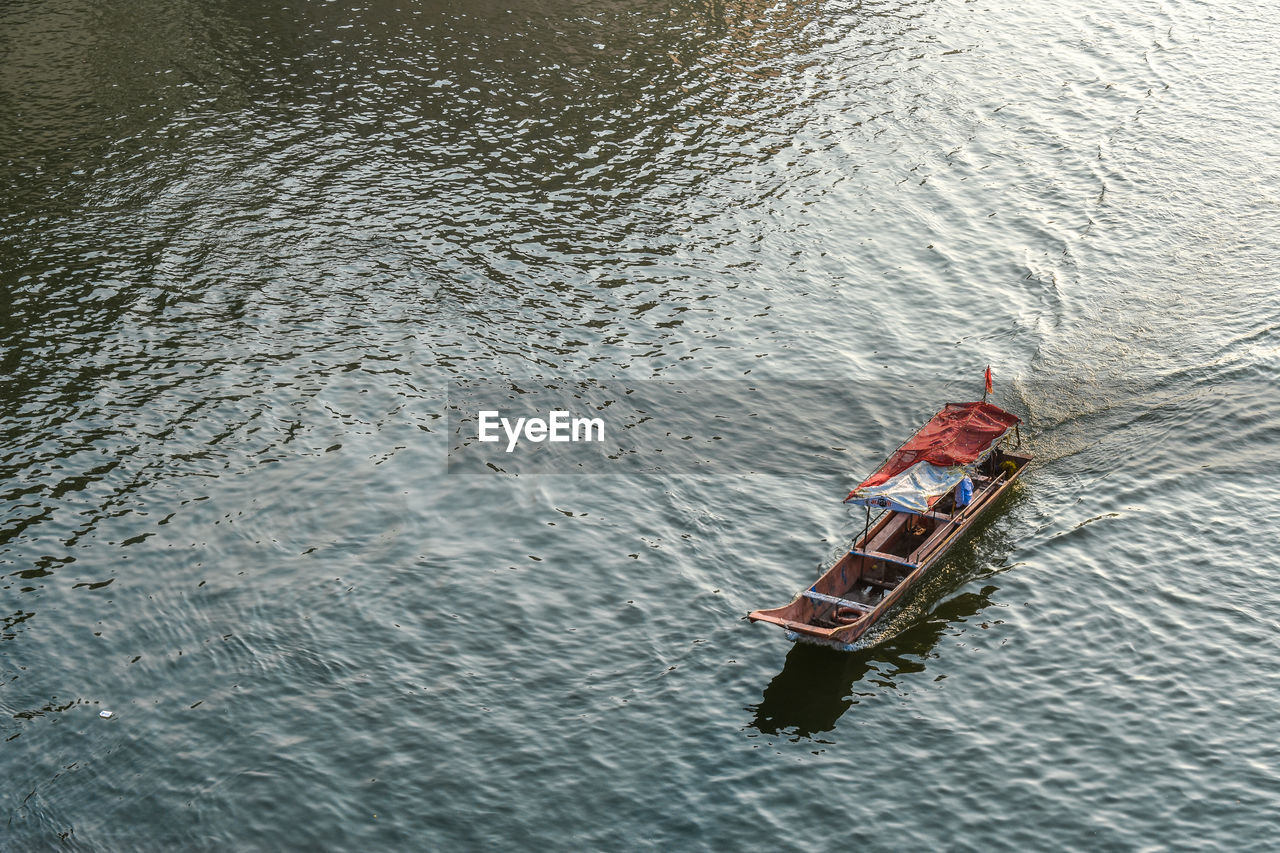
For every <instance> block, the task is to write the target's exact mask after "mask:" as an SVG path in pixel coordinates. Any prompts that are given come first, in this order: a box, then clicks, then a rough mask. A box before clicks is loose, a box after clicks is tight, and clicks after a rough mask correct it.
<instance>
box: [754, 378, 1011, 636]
mask: <svg viewBox="0 0 1280 853" xmlns="http://www.w3.org/2000/svg"><path fill="white" fill-rule="evenodd" d="M988 382H989V379H988ZM988 387H989V386H988ZM1018 423H1019V420H1018V418H1017V417H1016V416H1015V415H1011V414H1009V413H1008V412H1006V411H1004V410H1003V409H1000V408H998V407H997V406H994V405H992V404H991V403H987V402H985V401H983V402H974V403H948V404H947V405H946V406H945V407H944V408H943V409H942V411H940V412H938V413H937V414H936V415H934V416H933V418H932V419H930V421H929V422H928V423H927V424H925V425H924V427H922V428H921V429H920V431H919V432H917V433H916V434H915V435H914V436H912V437H911V438H910V439H909V440H908V441H907V442H906V443H905V444H903V445H902V446H901V447H899V448H898V449H897V450H896V451H895V452H894V453H893V455H891V456H890V457H889V458H888V459H887V460H886V461H885V462H884V464H883V465H881V466H880V467H879V468H878V469H877V470H876V472H875V473H874V474H872V475H871V476H870V477H868V478H867V479H866V480H865V481H863V482H862V483H861V484H859V485H858V486H857V488H855V489H854V490H853V491H852V492H850V493H849V496H848V497H847V498H845V503H849V504H855V505H860V506H864V507H866V522H865V524H864V526H863V532H862V535H861V536H860V537H858V538H857V539H856V540H854V543H853V546H852V547H851V548H850V549H849V551H848V553H846V554H845V555H844V556H843V557H842V558H841V559H840V560H839V561H838V562H837V563H836V564H835V565H834V566H832V567H831V569H830V570H829V571H827V573H826V574H824V575H823V576H822V577H820V578H819V579H818V580H817V581H816V582H815V583H813V584H812V585H810V586H809V587H808V588H807V589H805V590H802V591H801V592H800V593H799V594H798V595H797V596H796V597H795V599H794V600H793V601H792V602H791V603H790V604H788V605H786V606H785V607H777V608H774V609H772V610H754V611H752V612H751V613H749V614H748V615H747V616H748V618H749V619H750V620H751V621H753V622H770V623H773V624H774V625H778V626H780V627H782V628H784V629H786V631H787V635H788V637H789V638H791V639H793V640H798V641H803V642H811V643H818V644H821V645H826V646H833V647H835V648H838V649H845V650H847V649H850V648H851V647H852V644H853V643H854V641H856V640H857V639H858V638H859V637H861V636H862V635H863V634H864V633H866V631H867V629H868V628H870V627H871V626H872V625H874V624H875V623H876V621H877V620H878V619H879V618H880V617H881V616H883V615H884V614H885V612H886V611H888V610H889V608H891V607H892V606H893V605H894V603H895V602H897V601H898V600H899V599H900V598H901V597H902V596H903V595H904V594H905V593H906V591H907V590H908V589H910V588H911V586H912V585H914V584H916V583H917V582H919V581H920V579H921V578H923V577H924V576H925V575H926V574H928V572H929V571H930V570H931V569H932V568H933V567H934V566H935V565H937V563H938V562H939V560H940V559H941V558H942V556H943V554H945V553H946V552H947V549H948V548H950V547H951V545H953V544H954V543H955V542H956V540H957V539H959V538H960V537H961V536H962V535H963V534H964V532H965V531H966V530H968V529H969V528H970V527H971V526H972V525H973V524H974V522H976V521H977V520H978V518H979V517H980V516H981V515H982V514H983V513H984V512H985V511H987V510H988V509H990V508H991V506H992V505H994V504H995V502H996V500H997V498H999V497H1000V495H1001V494H1003V493H1004V492H1005V490H1007V489H1008V488H1009V487H1010V486H1011V485H1012V484H1013V482H1014V481H1015V480H1017V479H1018V478H1019V477H1020V476H1021V475H1022V472H1023V470H1024V469H1025V468H1026V466H1027V463H1029V462H1030V461H1031V458H1032V457H1031V456H1030V455H1029V454H1023V453H1019V452H1015V450H1017V449H1020V445H1021V441H1020V438H1021V437H1020V435H1018ZM1011 432H1012V433H1013V434H1014V436H1016V437H1017V438H1018V439H1019V441H1018V447H1017V448H1014V449H1010V448H1009V447H1008V446H1007V445H1008V441H1009V437H1010V433H1011ZM877 508H878V509H881V510H883V512H882V513H881V514H880V515H879V516H878V517H877V518H876V519H875V520H874V521H873V520H872V517H871V513H872V510H873V509H877Z"/></svg>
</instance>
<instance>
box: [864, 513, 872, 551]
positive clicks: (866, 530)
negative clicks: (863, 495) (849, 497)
mask: <svg viewBox="0 0 1280 853" xmlns="http://www.w3.org/2000/svg"><path fill="white" fill-rule="evenodd" d="M870 532H871V504H867V521H866V523H865V524H864V525H862V550H864V551H865V550H866V549H867V534H869V533H870Z"/></svg>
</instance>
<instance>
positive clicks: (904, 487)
mask: <svg viewBox="0 0 1280 853" xmlns="http://www.w3.org/2000/svg"><path fill="white" fill-rule="evenodd" d="M964 475H965V466H963V465H952V466H950V467H948V468H942V467H940V466H938V465H933V464H931V463H929V462H917V463H916V464H915V465H912V466H911V467H910V468H908V469H907V470H905V471H903V472H902V473H901V474H898V475H897V476H896V477H890V478H889V479H888V480H885V481H884V482H883V483H881V484H880V485H878V486H871V487H869V488H862V489H857V490H856V491H855V492H854V493H853V494H852V495H850V496H849V498H848V499H847V500H846V501H845V503H851V504H857V505H859V506H878V507H888V508H889V509H896V510H899V511H905V512H916V513H921V512H928V511H929V503H930V500H931V499H935V500H936V499H937V498H939V497H941V496H943V495H945V494H946V493H947V492H949V491H951V490H952V489H954V488H955V487H956V484H957V483H959V482H960V481H961V480H963V479H964Z"/></svg>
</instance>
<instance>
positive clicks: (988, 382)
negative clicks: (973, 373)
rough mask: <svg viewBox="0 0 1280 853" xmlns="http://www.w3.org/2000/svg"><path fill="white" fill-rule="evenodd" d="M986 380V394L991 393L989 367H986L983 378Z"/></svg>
mask: <svg viewBox="0 0 1280 853" xmlns="http://www.w3.org/2000/svg"><path fill="white" fill-rule="evenodd" d="M984 378H985V379H986V380H987V393H988V394H990V393H991V365H989V364H988V365H987V372H986V375H985V377H984Z"/></svg>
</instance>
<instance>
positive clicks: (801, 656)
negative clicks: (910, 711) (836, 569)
mask: <svg viewBox="0 0 1280 853" xmlns="http://www.w3.org/2000/svg"><path fill="white" fill-rule="evenodd" d="M995 590H996V587H994V586H987V587H984V588H983V589H982V591H981V592H967V593H963V594H961V595H958V596H956V597H955V598H952V599H949V600H948V601H945V602H943V603H942V604H940V605H938V607H937V609H935V610H934V611H933V613H931V614H930V615H929V616H928V617H927V618H925V619H923V620H921V621H920V622H918V623H916V624H914V625H912V626H911V627H909V628H907V629H906V630H904V631H902V632H901V633H899V634H897V635H895V636H893V637H892V638H890V639H887V640H884V641H882V642H881V643H879V644H878V645H876V646H873V647H871V648H868V649H862V650H860V651H853V652H840V651H836V650H834V649H829V648H825V647H823V646H814V645H809V644H806V643H797V644H796V645H795V646H794V647H792V649H791V651H790V652H788V653H787V660H786V662H785V663H784V664H783V667H782V671H781V672H779V673H778V674H777V675H775V676H774V677H773V680H772V681H770V682H769V686H768V687H766V688H765V689H764V695H763V697H761V700H760V702H759V704H756V705H752V706H748V708H747V710H749V711H753V712H754V713H755V718H754V719H753V720H752V721H751V723H750V726H751V727H752V728H755V729H757V730H759V731H760V732H762V733H764V734H770V735H777V734H781V735H790V736H793V737H805V738H808V737H813V736H814V735H815V734H818V733H820V732H826V731H831V730H832V729H834V728H835V726H836V723H837V722H838V721H839V720H840V717H841V716H843V715H844V713H845V711H847V710H849V709H850V708H851V707H853V706H854V705H857V704H858V703H859V702H861V701H863V700H864V699H866V698H869V697H873V696H876V695H879V694H881V693H883V692H884V691H885V690H896V689H898V680H899V679H900V678H901V676H904V675H909V674H912V673H919V672H924V670H925V668H926V667H927V662H928V660H929V658H930V657H932V654H933V648H934V646H935V645H937V642H938V640H939V639H940V638H941V637H942V635H943V634H944V633H945V632H946V630H947V629H948V627H951V626H954V625H955V624H956V623H960V622H965V621H967V620H968V619H969V618H970V617H972V616H974V615H976V614H977V613H979V612H980V611H982V610H985V609H986V608H987V607H988V606H990V603H991V602H990V600H989V599H990V596H991V594H992V593H993V592H995Z"/></svg>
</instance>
